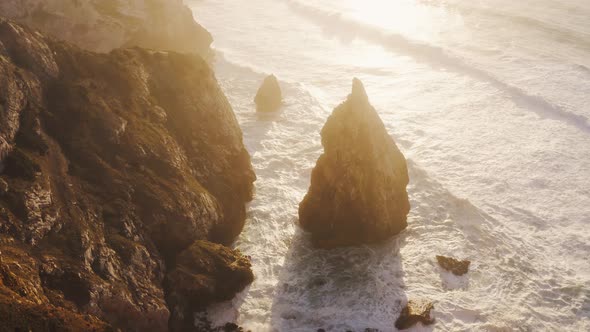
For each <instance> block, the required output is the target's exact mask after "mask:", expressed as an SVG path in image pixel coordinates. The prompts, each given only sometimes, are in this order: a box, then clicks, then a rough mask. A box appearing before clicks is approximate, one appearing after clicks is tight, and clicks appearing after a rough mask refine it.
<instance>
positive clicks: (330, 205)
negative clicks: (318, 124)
mask: <svg viewBox="0 0 590 332" xmlns="http://www.w3.org/2000/svg"><path fill="white" fill-rule="evenodd" d="M321 135H322V145H323V146H324V153H323V154H322V155H321V156H320V158H319V159H318V161H317V164H316V166H315V168H314V169H313V172H312V175H311V186H310V188H309V192H308V193H307V195H306V196H305V198H304V199H303V201H302V202H301V204H300V205H299V223H300V225H301V227H303V229H305V230H307V231H308V232H310V233H311V236H312V241H313V242H314V244H315V245H316V246H319V247H327V248H329V247H336V246H348V245H358V244H366V243H375V242H379V241H383V240H385V239H387V238H389V237H391V236H393V235H395V234H398V233H399V232H401V231H402V230H403V229H405V228H406V226H407V222H406V218H407V215H408V212H409V210H410V204H409V201H408V194H407V191H406V186H407V184H408V180H409V179H408V170H407V166H406V160H405V158H404V156H403V154H402V153H401V152H400V150H399V149H398V148H397V146H396V145H395V142H394V141H393V139H392V138H391V137H390V136H389V134H388V133H387V130H386V129H385V126H384V125H383V122H382V121H381V119H380V118H379V115H378V114H377V111H376V110H375V109H374V108H373V107H372V106H371V105H370V103H369V99H368V97H367V95H366V92H365V89H364V87H363V85H362V83H361V82H360V81H359V80H358V79H355V80H354V81H353V88H352V93H351V94H350V95H349V96H348V99H347V100H346V101H345V102H344V103H342V104H341V105H340V106H338V107H337V108H336V109H335V110H334V112H333V113H332V115H331V116H330V117H329V118H328V120H327V122H326V124H325V125H324V128H323V129H322V132H321Z"/></svg>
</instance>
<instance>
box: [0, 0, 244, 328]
mask: <svg viewBox="0 0 590 332" xmlns="http://www.w3.org/2000/svg"><path fill="white" fill-rule="evenodd" d="M3 4H4V3H3ZM0 163H2V164H3V165H4V170H3V172H2V174H1V179H2V181H4V182H5V183H6V186H4V183H0V187H2V188H4V187H6V188H8V190H7V191H6V192H5V193H3V194H0V251H1V252H2V262H3V263H4V264H6V265H5V266H6V267H7V269H8V270H9V271H10V272H11V274H10V275H9V276H10V278H8V277H7V278H4V279H3V281H2V282H0V322H2V323H0V325H2V327H1V328H0V330H2V328H6V329H7V330H11V331H14V330H23V331H28V330H34V331H45V330H44V329H43V327H40V328H37V327H38V326H47V325H43V324H46V323H45V322H52V321H53V319H54V318H55V317H58V318H56V319H60V322H62V323H60V324H61V325H55V326H56V328H55V329H54V330H59V331H61V330H62V328H61V327H62V326H68V323H67V320H68V319H72V320H79V319H80V320H81V319H86V318H88V321H92V322H94V321H97V322H98V323H96V324H94V323H93V326H96V327H97V330H99V329H98V327H102V326H108V325H111V326H113V328H114V329H115V330H122V331H167V330H168V321H169V317H170V311H173V308H170V307H169V306H168V303H167V298H168V297H167V293H166V291H167V289H164V287H163V284H164V281H165V280H166V276H169V275H170V273H171V270H173V269H175V268H176V267H177V266H183V267H186V268H187V269H192V268H193V266H191V265H190V264H189V263H187V262H185V258H184V257H185V256H187V255H188V254H187V253H185V252H186V251H187V250H188V249H187V248H192V247H191V245H192V244H193V243H195V241H201V240H208V241H213V242H218V243H223V244H228V243H230V242H232V241H233V240H234V239H235V238H236V236H237V235H238V234H239V233H240V231H241V229H242V227H243V225H244V221H245V217H246V210H245V203H246V202H247V201H249V200H251V198H252V191H253V185H252V183H253V181H254V179H255V175H254V172H253V171H252V167H251V163H250V156H249V154H248V152H247V151H246V149H245V147H244V145H243V142H242V132H241V130H240V127H239V125H238V122H237V120H236V118H235V115H234V113H233V111H232V109H231V106H230V104H229V102H228V101H227V99H226V97H225V96H224V94H223V93H222V91H221V88H220V87H219V85H218V83H217V81H216V79H215V75H214V73H213V71H212V70H211V68H210V67H209V66H208V65H207V63H206V62H205V61H204V60H203V59H202V58H201V57H200V56H198V55H195V54H179V53H174V52H156V51H152V50H143V49H139V48H132V49H117V50H115V51H112V52H110V53H108V54H102V53H93V52H89V51H85V50H82V49H80V48H78V47H76V46H72V45H70V44H67V43H62V42H57V41H54V40H52V39H50V38H46V37H44V36H43V35H41V34H40V33H37V32H34V31H32V30H31V29H29V28H26V27H23V26H21V25H19V24H16V23H14V22H11V21H7V20H4V19H0ZM0 190H2V189H1V188H0ZM212 248H213V249H211V250H209V251H208V252H207V253H205V252H204V251H199V252H200V253H203V257H202V258H201V257H199V258H195V261H196V262H199V260H200V259H202V260H203V261H205V262H208V261H210V260H211V258H210V257H211V256H214V257H215V255H219V256H220V257H225V256H224V255H228V256H231V255H230V253H228V250H229V249H227V248H225V247H222V246H213V247H212ZM216 252H217V253H216ZM213 261H215V260H213ZM178 264H182V265H178ZM240 268H241V265H240ZM220 270H221V268H220ZM189 271H191V270H189ZM221 271H223V270H221ZM209 273H210V274H209ZM244 273H246V272H244ZM7 275H8V274H7ZM233 275H234V274H233V273H232V274H230V275H228V276H222V277H223V278H221V277H220V274H219V273H218V270H217V269H211V270H208V269H206V270H203V271H201V272H200V273H199V278H197V279H198V280H202V281H203V282H206V284H205V285H211V283H212V282H213V281H214V280H217V278H221V279H219V280H223V281H224V283H223V284H220V285H223V286H215V287H213V286H212V287H208V288H207V287H206V288H205V289H207V290H208V291H209V293H208V297H204V296H203V297H200V298H197V299H194V301H199V303H198V305H199V306H206V305H209V304H211V303H210V302H208V301H215V300H217V299H221V298H227V297H228V296H229V294H233V293H234V292H235V289H240V288H241V287H243V285H244V280H243V279H241V278H235V279H231V278H230V276H233ZM0 277H3V275H2V276H0ZM234 282H235V284H233V283H234ZM181 296H182V294H178V295H177V296H176V297H175V298H177V299H178V301H182V299H180V297H181ZM6 303H12V304H11V305H10V306H6V305H5V304H6ZM35 308H38V310H36V309H35ZM32 311H36V314H32V315H30V312H32ZM54 313H55V315H57V316H55V315H54ZM46 315H49V316H46ZM21 316H22V317H25V316H26V317H28V318H27V319H26V320H22V319H20V317H21ZM11 317H12V318H11ZM64 322H65V323H64ZM50 326H54V325H50ZM71 326H72V329H74V330H76V331H87V330H91V329H90V328H88V329H86V328H84V327H79V325H76V324H72V325H71ZM63 330H64V331H67V329H63Z"/></svg>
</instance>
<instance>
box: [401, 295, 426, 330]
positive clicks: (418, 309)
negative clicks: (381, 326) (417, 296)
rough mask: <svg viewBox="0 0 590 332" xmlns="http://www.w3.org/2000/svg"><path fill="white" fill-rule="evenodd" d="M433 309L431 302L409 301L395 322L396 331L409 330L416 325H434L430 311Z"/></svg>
mask: <svg viewBox="0 0 590 332" xmlns="http://www.w3.org/2000/svg"><path fill="white" fill-rule="evenodd" d="M432 309H434V305H433V304H432V302H428V301H426V300H410V301H408V304H407V305H406V306H405V307H404V309H403V310H402V312H401V313H400V315H399V318H398V319H397V320H396V321H395V327H396V328H397V329H398V330H405V329H409V328H410V327H412V326H414V325H416V324H417V323H419V322H420V323H422V324H424V325H430V324H433V323H434V318H432V317H431V315H430V311H431V310H432Z"/></svg>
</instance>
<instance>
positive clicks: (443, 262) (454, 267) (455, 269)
mask: <svg viewBox="0 0 590 332" xmlns="http://www.w3.org/2000/svg"><path fill="white" fill-rule="evenodd" d="M436 260H437V261H438V265H440V267H442V268H443V269H445V270H447V271H450V272H452V273H453V274H454V275H457V276H462V275H464V274H466V273H467V272H469V265H470V264H471V262H470V261H468V260H463V261H460V260H458V259H455V258H452V257H445V256H436Z"/></svg>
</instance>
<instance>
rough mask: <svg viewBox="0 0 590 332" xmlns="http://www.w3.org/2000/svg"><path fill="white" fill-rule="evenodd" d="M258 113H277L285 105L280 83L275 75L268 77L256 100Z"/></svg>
mask: <svg viewBox="0 0 590 332" xmlns="http://www.w3.org/2000/svg"><path fill="white" fill-rule="evenodd" d="M254 102H255V103H256V110H257V111H258V112H275V111H277V110H279V108H280V107H281V105H282V104H283V95H282V92H281V87H280V85H279V81H278V80H277V78H276V77H275V76H274V75H269V76H267V77H266V78H265V79H264V81H263V82H262V85H261V86H260V88H259V89H258V93H256V97H255V98H254Z"/></svg>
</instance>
